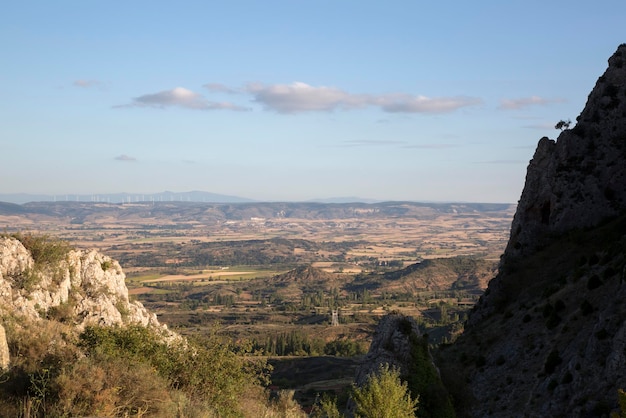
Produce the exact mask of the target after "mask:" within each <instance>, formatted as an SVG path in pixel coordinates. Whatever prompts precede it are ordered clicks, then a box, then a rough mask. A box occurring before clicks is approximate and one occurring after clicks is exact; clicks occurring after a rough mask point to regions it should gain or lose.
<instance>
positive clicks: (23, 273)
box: [0, 238, 166, 330]
mask: <svg viewBox="0 0 626 418" xmlns="http://www.w3.org/2000/svg"><path fill="white" fill-rule="evenodd" d="M33 267H34V261H33V257H32V256H31V254H30V253H29V251H28V250H27V249H26V248H25V247H24V245H22V243H21V242H20V241H18V240H17V239H14V238H0V315H2V316H4V315H9V314H10V315H18V316H23V317H26V318H29V319H38V318H41V317H44V316H49V315H51V314H52V313H54V312H60V311H61V309H62V311H63V312H64V320H66V321H68V322H71V323H74V324H75V325H76V326H78V327H85V326H86V325H116V324H119V325H121V324H141V325H144V326H151V327H156V328H162V329H164V330H165V328H166V327H165V325H162V324H160V323H159V321H158V320H157V318H156V315H154V314H151V313H149V312H148V311H147V310H146V309H145V308H144V307H143V305H142V304H141V303H140V302H137V301H130V300H129V298H128V289H127V288H126V284H125V282H124V279H125V275H124V272H123V271H122V268H121V267H120V265H119V263H118V262H117V261H115V260H113V259H111V258H110V257H107V256H105V255H103V254H100V253H99V252H97V251H94V250H90V251H80V250H79V251H75V250H72V251H70V252H69V253H68V255H67V257H65V259H64V260H62V261H60V262H59V263H56V264H55V265H51V266H47V267H46V268H45V269H44V270H43V271H35V270H34V268H33Z"/></svg>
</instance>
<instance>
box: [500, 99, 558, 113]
mask: <svg viewBox="0 0 626 418" xmlns="http://www.w3.org/2000/svg"><path fill="white" fill-rule="evenodd" d="M563 102H565V100H564V99H545V98H543V97H540V96H530V97H521V98H518V99H503V100H501V101H500V106H498V108H499V109H505V110H516V109H523V108H526V107H529V106H545V105H549V104H553V103H563Z"/></svg>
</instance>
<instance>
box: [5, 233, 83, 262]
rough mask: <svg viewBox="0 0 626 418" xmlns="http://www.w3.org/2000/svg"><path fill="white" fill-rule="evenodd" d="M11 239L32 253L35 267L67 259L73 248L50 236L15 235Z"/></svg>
mask: <svg viewBox="0 0 626 418" xmlns="http://www.w3.org/2000/svg"><path fill="white" fill-rule="evenodd" d="M10 237H12V238H15V239H17V240H18V241H20V242H21V243H22V245H23V246H24V247H25V248H26V249H27V250H28V251H29V252H30V254H31V256H32V257H33V260H34V261H35V267H40V266H43V265H50V264H56V263H59V262H61V261H63V260H65V259H66V257H67V255H68V253H69V252H70V251H71V250H72V246H71V245H70V244H69V243H68V242H67V241H63V240H61V239H59V238H54V237H51V236H50V235H45V234H44V235H33V234H30V233H27V234H22V233H19V232H18V233H15V234H12V235H10Z"/></svg>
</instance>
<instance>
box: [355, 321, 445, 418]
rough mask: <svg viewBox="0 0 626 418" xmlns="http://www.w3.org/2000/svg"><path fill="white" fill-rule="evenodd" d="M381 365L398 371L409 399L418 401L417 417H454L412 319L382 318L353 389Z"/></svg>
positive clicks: (425, 342)
mask: <svg viewBox="0 0 626 418" xmlns="http://www.w3.org/2000/svg"><path fill="white" fill-rule="evenodd" d="M381 365H388V366H389V367H390V368H395V369H398V370H399V371H400V377H401V379H402V380H403V381H406V382H407V384H408V388H409V390H410V391H411V396H412V398H413V399H415V398H416V397H419V399H420V403H419V406H418V411H417V416H433V417H452V416H454V412H453V409H452V404H451V402H450V398H449V395H448V393H447V391H446V390H445V388H444V387H443V384H442V382H441V378H440V376H439V371H438V370H437V368H436V366H435V364H434V362H433V359H432V357H431V355H430V351H429V349H428V337H427V336H424V335H422V333H421V332H420V330H419V327H418V325H417V323H416V322H415V320H414V319H413V318H411V317H408V316H405V315H401V314H396V313H391V314H389V315H386V316H384V317H382V318H381V320H380V322H379V323H378V325H377V327H376V330H375V332H374V337H373V339H372V343H371V345H370V349H369V351H368V353H367V355H366V357H365V359H364V361H363V363H362V364H361V366H360V367H359V368H358V369H357V372H356V376H355V380H354V382H355V385H356V386H363V385H364V384H365V383H366V382H367V380H368V377H369V376H371V375H373V374H375V373H377V372H378V371H379V368H380V366H381ZM354 411H355V405H354V403H353V402H352V400H350V401H349V402H348V405H347V410H346V412H347V415H348V416H352V415H353V414H354Z"/></svg>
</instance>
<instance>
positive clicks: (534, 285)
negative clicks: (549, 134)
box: [438, 44, 626, 417]
mask: <svg viewBox="0 0 626 418" xmlns="http://www.w3.org/2000/svg"><path fill="white" fill-rule="evenodd" d="M625 276H626V44H623V45H620V46H619V48H618V49H617V51H616V52H615V53H614V54H613V56H612V57H611V58H610V59H609V66H608V69H607V70H606V72H605V73H604V74H603V75H602V76H601V77H600V78H599V79H598V81H597V83H596V85H595V87H594V89H593V91H592V92H591V94H590V95H589V98H588V101H587V104H586V106H585V108H584V110H583V111H582V113H581V114H580V116H579V117H578V118H577V124H576V126H575V127H574V128H572V129H566V130H564V131H563V132H562V133H561V134H560V135H559V137H558V139H557V140H556V141H554V140H550V139H548V138H542V139H541V140H540V141H539V144H538V147H537V150H536V152H535V155H534V157H533V159H532V161H531V162H530V165H529V167H528V173H527V176H526V184H525V187H524V190H523V192H522V196H521V198H520V201H519V205H518V208H517V212H516V214H515V217H514V220H513V223H512V226H511V235H510V240H509V243H508V245H507V248H506V251H505V254H504V255H503V257H502V259H501V264H500V270H499V274H498V276H497V277H496V278H495V279H493V280H492V281H491V282H490V283H489V286H488V288H487V290H486V291H485V294H484V296H483V297H482V298H481V300H480V302H479V303H478V305H477V306H476V307H475V309H474V311H473V312H472V314H471V316H470V319H469V321H468V324H467V326H466V330H465V332H464V334H463V335H462V336H461V337H460V338H459V339H458V340H457V341H456V343H455V344H453V345H452V346H448V347H444V348H443V349H441V350H440V352H439V353H438V364H439V365H440V367H441V369H442V375H443V377H444V380H445V382H446V384H447V387H448V388H449V390H451V392H453V396H454V398H455V403H456V409H457V412H458V413H459V415H461V416H472V417H489V416H493V417H520V416H525V417H547V416H563V417H595V416H598V417H602V416H605V417H608V416H609V414H610V413H611V411H615V410H617V409H618V389H624V388H626V305H625V304H624V300H626V283H624V280H625V279H626V277H625Z"/></svg>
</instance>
